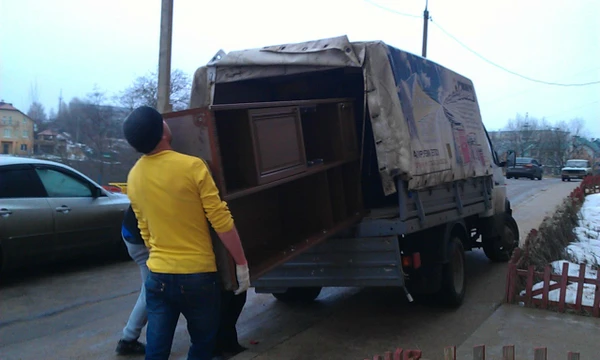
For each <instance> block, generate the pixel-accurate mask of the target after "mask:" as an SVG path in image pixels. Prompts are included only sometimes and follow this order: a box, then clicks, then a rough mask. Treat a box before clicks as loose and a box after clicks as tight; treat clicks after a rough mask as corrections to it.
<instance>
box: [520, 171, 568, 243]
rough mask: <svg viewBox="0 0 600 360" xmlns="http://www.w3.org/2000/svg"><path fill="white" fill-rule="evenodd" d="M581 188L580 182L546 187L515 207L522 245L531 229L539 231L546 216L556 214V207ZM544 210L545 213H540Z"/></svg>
mask: <svg viewBox="0 0 600 360" xmlns="http://www.w3.org/2000/svg"><path fill="white" fill-rule="evenodd" d="M577 186H579V182H562V183H558V184H552V185H549V186H546V187H544V188H543V189H542V190H541V191H540V192H538V193H537V194H536V195H534V196H532V197H531V198H529V199H528V200H526V201H523V202H522V203H520V204H518V205H516V206H514V207H513V215H514V217H515V219H516V220H517V223H518V225H519V231H520V233H521V245H523V241H525V239H526V238H527V234H529V231H531V229H537V228H538V227H539V226H540V224H541V222H542V221H543V220H544V218H545V217H546V216H551V215H552V214H554V211H555V210H556V207H557V206H558V205H560V204H561V203H562V201H563V200H564V199H565V198H566V197H567V196H569V194H571V191H573V189H575V188H576V187H577ZM540 209H543V212H542V211H540Z"/></svg>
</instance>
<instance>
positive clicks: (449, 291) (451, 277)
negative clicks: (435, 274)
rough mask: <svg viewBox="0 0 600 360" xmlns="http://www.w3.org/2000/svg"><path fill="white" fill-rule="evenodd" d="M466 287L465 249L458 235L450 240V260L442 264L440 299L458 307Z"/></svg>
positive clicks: (446, 303)
mask: <svg viewBox="0 0 600 360" xmlns="http://www.w3.org/2000/svg"><path fill="white" fill-rule="evenodd" d="M466 289H467V281H466V276H465V249H464V247H463V244H462V241H461V240H460V238H459V237H458V236H453V237H452V240H450V261H449V262H448V263H447V264H444V267H443V270H442V289H441V290H440V294H439V295H440V300H441V301H442V303H443V304H444V305H447V306H450V307H453V308H456V307H459V306H460V305H461V304H462V302H463V300H464V298H465V292H466Z"/></svg>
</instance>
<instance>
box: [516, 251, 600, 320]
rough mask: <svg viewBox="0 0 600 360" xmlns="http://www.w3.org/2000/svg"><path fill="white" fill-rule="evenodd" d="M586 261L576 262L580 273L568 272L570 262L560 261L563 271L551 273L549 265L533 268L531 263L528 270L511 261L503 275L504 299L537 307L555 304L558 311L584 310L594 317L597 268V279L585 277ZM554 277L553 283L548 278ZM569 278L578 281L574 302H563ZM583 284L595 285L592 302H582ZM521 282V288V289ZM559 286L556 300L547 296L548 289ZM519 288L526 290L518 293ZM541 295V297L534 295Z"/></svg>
mask: <svg viewBox="0 0 600 360" xmlns="http://www.w3.org/2000/svg"><path fill="white" fill-rule="evenodd" d="M585 269H586V265H585V264H580V265H579V276H569V264H568V263H566V262H565V263H563V268H562V275H557V274H553V273H552V268H551V267H550V265H547V266H546V267H545V269H544V272H543V273H541V272H536V271H534V268H533V266H530V267H529V268H528V269H527V270H521V269H517V266H516V265H515V264H513V263H510V264H509V268H508V275H507V279H506V301H507V302H508V303H509V304H513V303H517V302H522V303H523V304H524V305H525V306H527V307H538V308H541V309H548V308H550V307H552V308H556V307H557V308H558V311H560V312H564V311H565V310H566V309H573V310H576V311H582V310H585V311H587V312H588V313H590V314H591V315H592V316H594V317H600V269H598V271H597V273H598V274H597V276H596V279H589V278H586V277H585ZM542 281H543V287H542V288H541V289H537V290H533V285H534V284H536V283H538V282H542ZM552 281H555V282H556V283H555V284H552V283H551V282H552ZM569 282H572V283H576V284H577V296H576V298H575V304H568V303H566V301H565V300H566V297H567V286H568V285H569ZM584 284H591V285H595V286H596V289H595V292H594V301H593V305H592V306H588V305H583V288H584ZM523 285H524V289H523ZM557 289H558V290H559V291H560V293H559V299H558V301H552V300H550V299H549V295H548V294H549V292H550V291H552V290H557ZM521 290H525V294H524V295H521ZM537 296H541V299H540V298H536V297H537Z"/></svg>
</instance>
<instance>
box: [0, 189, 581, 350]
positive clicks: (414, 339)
mask: <svg viewBox="0 0 600 360" xmlns="http://www.w3.org/2000/svg"><path fill="white" fill-rule="evenodd" d="M576 185H577V182H571V183H561V181H560V180H557V179H544V180H542V181H530V180H523V179H521V180H509V181H508V194H509V197H510V198H511V199H512V203H513V207H514V208H515V209H516V210H515V211H516V212H515V217H516V219H517V221H518V222H519V225H520V226H521V227H523V226H524V227H533V226H536V225H537V224H539V221H540V220H541V219H542V218H543V216H544V214H545V213H544V211H545V210H546V209H547V208H548V207H553V206H554V204H555V203H558V201H559V200H560V198H561V197H563V196H565V195H566V194H568V192H569V191H570V189H572V188H574V187H575V186H576ZM545 194H551V195H552V196H546V195H545ZM534 202H535V204H534ZM528 203H531V206H530V207H527V206H526V204H528ZM538 203H539V204H538ZM520 209H525V210H520ZM531 209H539V211H538V210H531ZM522 219H524V220H522ZM536 222H537V224H536ZM84 263H85V264H84ZM505 269H506V265H505V264H492V263H491V262H489V261H488V260H487V258H486V257H485V256H484V255H483V253H482V252H481V251H473V252H470V253H468V254H467V271H468V278H467V281H468V288H467V297H466V300H465V303H464V305H463V306H462V307H461V308H459V309H457V310H454V311H449V310H447V309H443V308H438V307H435V306H433V305H422V304H414V303H413V304H408V303H407V302H406V300H405V297H404V295H403V293H402V292H400V291H398V290H381V289H354V288H343V289H325V290H324V291H323V292H322V294H321V296H320V297H319V299H318V301H316V302H315V303H313V304H309V305H302V306H289V305H285V304H282V303H279V302H277V301H275V300H274V298H272V297H271V296H270V295H264V294H261V295H256V294H254V293H252V292H251V293H250V294H249V300H248V303H247V305H246V307H245V309H244V312H243V313H242V316H241V318H240V322H239V323H238V329H239V333H240V339H241V341H242V343H243V344H245V345H246V346H248V347H250V350H249V351H247V352H245V353H243V354H241V355H239V356H237V357H236V358H235V359H250V358H256V359H321V358H322V359H342V358H343V359H346V358H347V356H348V355H350V357H351V358H357V359H362V358H365V357H368V356H373V355H374V354H375V353H378V352H383V351H385V350H388V349H391V348H392V347H397V346H400V347H403V348H415V349H423V350H424V351H426V352H427V353H429V354H431V353H434V354H439V353H440V352H441V349H443V347H444V346H447V345H453V344H454V345H460V344H461V343H462V342H463V341H464V340H465V339H466V338H467V337H468V336H469V335H470V334H471V333H473V331H475V329H477V327H478V326H479V325H480V324H481V323H482V322H483V321H484V320H485V319H486V318H487V317H489V316H490V315H491V314H492V313H493V311H494V310H495V309H496V308H497V307H498V306H499V304H500V302H501V301H502V297H503V294H504V278H505ZM139 284H140V279H139V272H138V270H137V268H136V265H135V264H133V263H132V262H124V263H111V264H103V263H102V261H101V260H96V261H88V260H85V261H82V263H80V264H72V265H70V266H67V267H65V266H61V267H54V268H46V269H41V270H40V269H36V270H33V271H30V272H29V273H19V274H18V275H12V276H9V277H8V278H5V279H4V280H3V281H2V286H1V287H0V359H3V360H5V359H6V360H7V359H114V358H117V357H116V356H115V355H114V347H115V345H116V342H117V340H118V339H119V336H120V331H121V329H122V327H123V326H124V324H125V322H126V320H127V316H128V315H129V312H130V310H131V308H132V306H133V304H134V303H135V299H136V297H137V291H138V289H139ZM143 339H144V335H142V340H143ZM188 346H189V340H188V336H187V332H186V330H185V321H184V320H181V321H180V323H179V325H178V329H177V333H176V339H175V342H174V345H173V356H172V357H171V358H172V359H185V354H186V352H187V348H188ZM430 358H436V357H435V356H430Z"/></svg>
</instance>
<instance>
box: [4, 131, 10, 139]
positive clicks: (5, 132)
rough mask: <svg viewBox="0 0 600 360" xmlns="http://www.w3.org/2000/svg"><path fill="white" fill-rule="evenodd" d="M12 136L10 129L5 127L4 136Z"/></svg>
mask: <svg viewBox="0 0 600 360" xmlns="http://www.w3.org/2000/svg"><path fill="white" fill-rule="evenodd" d="M11 136H12V133H11V131H10V129H4V137H5V138H9V137H11Z"/></svg>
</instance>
